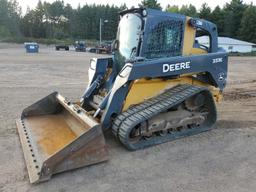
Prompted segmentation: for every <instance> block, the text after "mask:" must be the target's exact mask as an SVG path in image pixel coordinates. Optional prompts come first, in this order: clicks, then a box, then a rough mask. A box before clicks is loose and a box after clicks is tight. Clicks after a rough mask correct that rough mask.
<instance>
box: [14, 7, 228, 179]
mask: <svg viewBox="0 0 256 192" xmlns="http://www.w3.org/2000/svg"><path fill="white" fill-rule="evenodd" d="M199 36H205V37H206V38H208V39H209V43H208V44H204V45H202V44H200V42H199V41H198V40H197V37H199ZM217 38H218V33H217V27H216V25H214V24H213V23H211V22H208V21H206V20H202V19H197V18H190V17H186V16H183V15H179V14H172V13H167V12H161V11H156V10H152V9H144V8H135V9H130V10H125V11H122V12H120V22H119V26H118V31H117V38H116V40H115V41H114V43H113V46H112V47H113V56H112V57H111V58H99V59H96V58H93V59H91V61H90V68H89V83H88V87H87V89H86V90H85V92H84V93H83V95H82V97H81V100H80V101H78V102H71V101H69V100H68V99H66V98H64V97H63V96H61V95H60V94H59V93H57V92H54V93H52V94H50V95H49V96H47V97H45V98H43V99H41V100H39V101H38V102H36V103H35V104H33V105H31V106H29V107H27V108H26V109H25V110H24V111H23V112H22V115H21V118H20V119H18V120H17V121H16V122H17V127H18V132H19V136H20V140H21V144H22V148H23V151H24V156H25V161H26V164H27V169H28V173H29V178H30V182H31V183H36V182H40V181H44V180H48V179H50V177H51V176H52V175H53V174H55V173H59V172H62V171H66V170H70V169H75V168H78V167H82V166H87V165H92V164H95V163H99V162H102V161H106V160H107V159H108V149H107V147H106V143H105V139H104V135H103V132H104V131H106V130H107V129H111V130H112V132H113V134H114V136H115V137H116V138H117V140H119V141H120V142H121V143H122V144H123V145H124V146H125V147H126V148H127V149H129V150H137V149H143V148H145V147H149V146H153V145H156V144H160V143H164V142H168V141H171V140H174V139H177V138H181V137H185V136H189V135H194V134H198V133H201V132H204V131H207V130H210V129H211V128H212V126H213V124H214V123H215V122H216V118H217V114H216V108H215V103H216V102H219V101H220V100H221V97H222V91H223V89H224V88H225V85H226V78H227V62H228V57H227V53H225V52H224V51H223V50H222V49H220V48H218V42H217Z"/></svg>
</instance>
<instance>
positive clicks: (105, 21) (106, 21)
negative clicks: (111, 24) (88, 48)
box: [100, 18, 108, 46]
mask: <svg viewBox="0 0 256 192" xmlns="http://www.w3.org/2000/svg"><path fill="white" fill-rule="evenodd" d="M104 23H108V20H104ZM102 24H103V23H102V19H101V18H100V46H101V41H102V39H101V35H102Z"/></svg>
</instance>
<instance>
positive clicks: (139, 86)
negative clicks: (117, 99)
mask: <svg viewBox="0 0 256 192" xmlns="http://www.w3.org/2000/svg"><path fill="white" fill-rule="evenodd" d="M178 84H191V85H199V86H204V87H208V89H209V90H210V91H211V92H212V95H213V96H214V99H215V101H216V102H219V101H220V99H221V98H222V97H221V94H220V90H219V89H218V88H215V87H214V86H211V85H209V84H207V83H203V82H201V81H198V80H197V79H195V78H193V77H191V76H190V77H189V76H188V77H181V78H177V79H170V80H164V79H159V78H158V79H151V80H147V79H139V80H135V81H134V82H133V84H132V85H131V88H130V90H129V93H128V95H127V97H126V99H125V103H124V105H123V109H122V111H125V110H127V109H128V108H129V107H130V106H131V105H135V104H138V103H141V102H143V101H145V100H147V99H149V98H152V97H155V96H157V95H159V94H161V93H163V92H164V91H165V90H166V89H169V88H171V87H174V86H176V85H178ZM138 93H139V94H138Z"/></svg>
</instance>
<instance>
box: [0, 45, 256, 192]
mask: <svg viewBox="0 0 256 192" xmlns="http://www.w3.org/2000/svg"><path fill="white" fill-rule="evenodd" d="M95 56H98V55H94V54H91V53H77V52H74V51H72V50H71V51H69V52H65V51H59V52H56V51H55V50H54V49H53V48H52V47H45V46H42V47H41V48H40V53H39V54H26V53H25V50H24V48H23V45H10V44H0V107H1V109H0V122H1V123H0V191H10V192H14V191H35V192H45V191H47V192H70V191H74V192H76V191H83V192H86V191H88V192H91V191H100V192H104V191H108V192H110V191H142V192H148V191H152V192H155V191H161V192H164V191H168V192H170V191H175V192H183V191H189V192H192V191H202V192H205V191H211V192H213V191H216V192H219V191H222V192H226V191H232V192H233V191H236V192H238V191H243V192H246V191H255V189H256V161H255V159H256V119H255V116H256V58H255V57H232V58H230V61H229V84H228V86H227V89H226V91H225V95H224V101H223V102H222V103H221V104H219V105H218V106H217V107H218V111H219V117H218V122H217V124H216V126H215V129H213V130H212V131H210V132H207V133H203V134H200V135H196V136H192V137H188V138H183V139H179V140H176V141H173V142H169V143H165V144H162V145H158V146H155V147H151V148H148V149H145V150H140V151H135V152H129V151H127V150H126V149H124V148H123V147H122V146H121V145H120V144H119V143H118V142H116V141H115V139H114V138H113V137H112V136H111V135H109V136H108V138H107V144H108V145H109V149H110V160H109V161H108V162H106V163H102V164H98V165H94V166H90V167H85V168H81V169H78V170H74V171H69V172H65V173H62V174H58V175H55V176H53V177H52V179H51V180H50V181H48V182H45V183H41V184H38V185H31V184H30V183H29V180H28V174H27V170H26V166H25V162H24V158H23V153H22V150H21V146H20V142H19V138H18V134H17V130H16V126H15V121H14V120H15V118H18V117H19V115H20V113H21V111H22V109H24V108H25V107H26V106H28V105H30V104H32V103H33V102H34V101H37V100H38V99H40V98H42V97H44V96H46V95H47V94H49V93H51V92H53V91H55V90H58V91H59V92H60V93H61V94H62V95H65V96H66V97H68V98H70V99H72V100H76V99H78V98H79V97H80V96H81V94H82V93H83V91H84V89H85V87H86V84H87V69H88V64H89V59H90V58H91V57H95Z"/></svg>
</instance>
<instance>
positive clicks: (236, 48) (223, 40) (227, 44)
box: [196, 36, 256, 53]
mask: <svg viewBox="0 0 256 192" xmlns="http://www.w3.org/2000/svg"><path fill="white" fill-rule="evenodd" d="M196 39H197V40H198V42H199V43H200V44H202V45H205V46H207V47H209V37H208V36H201V37H197V38H196ZM218 44H219V47H222V48H223V49H225V51H227V52H240V53H248V52H252V51H256V44H254V43H249V42H246V41H240V40H238V39H233V38H229V37H218Z"/></svg>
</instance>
